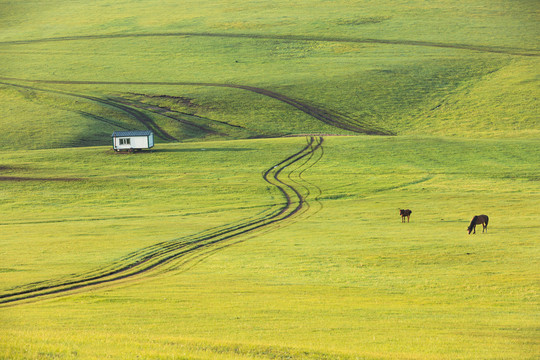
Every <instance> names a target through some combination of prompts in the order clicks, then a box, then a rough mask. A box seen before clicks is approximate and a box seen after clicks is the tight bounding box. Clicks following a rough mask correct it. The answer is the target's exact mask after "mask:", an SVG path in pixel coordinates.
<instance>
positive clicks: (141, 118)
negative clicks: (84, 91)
mask: <svg viewBox="0 0 540 360" xmlns="http://www.w3.org/2000/svg"><path fill="white" fill-rule="evenodd" d="M3 79H4V78H1V77H0V80H3ZM0 84H1V85H6V86H13V87H19V88H23V89H29V90H34V91H41V92H45V93H52V94H59V95H64V96H73V97H78V98H81V99H86V100H90V101H94V102H97V103H100V104H103V105H106V106H110V107H112V108H116V109H117V110H120V111H122V112H124V113H126V114H128V115H129V116H130V117H132V118H133V119H135V120H136V121H138V122H139V123H141V124H142V125H143V126H144V127H145V128H147V129H149V130H152V131H153V132H154V133H155V134H156V136H158V137H160V138H161V139H163V140H169V141H178V139H177V138H175V137H174V136H172V135H170V134H169V133H168V132H167V131H165V130H163V129H162V128H161V127H160V126H159V125H158V124H156V122H155V121H154V120H152V119H151V118H150V117H149V116H148V115H146V114H144V113H143V112H141V111H138V110H136V109H133V108H132V107H129V106H126V105H124V104H122V103H119V102H117V101H114V100H112V99H102V98H98V97H95V96H89V95H81V94H75V93H70V92H66V91H60V90H51V89H40V88H36V87H32V86H26V85H19V84H12V83H7V82H1V81H0ZM79 113H80V114H81V115H83V116H90V117H92V118H93V119H94V120H98V121H102V122H106V123H108V124H111V125H113V126H117V127H120V128H123V127H124V126H125V125H124V124H122V125H119V124H116V123H114V122H113V121H111V120H108V119H104V118H101V117H99V116H95V115H93V114H89V113H85V112H82V111H79Z"/></svg>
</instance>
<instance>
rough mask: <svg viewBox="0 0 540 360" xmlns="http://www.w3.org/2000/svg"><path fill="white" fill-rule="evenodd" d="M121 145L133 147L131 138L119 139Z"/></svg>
mask: <svg viewBox="0 0 540 360" xmlns="http://www.w3.org/2000/svg"><path fill="white" fill-rule="evenodd" d="M119 144H120V145H131V139H130V138H124V139H119Z"/></svg>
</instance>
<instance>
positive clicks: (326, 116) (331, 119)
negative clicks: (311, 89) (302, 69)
mask: <svg viewBox="0 0 540 360" xmlns="http://www.w3.org/2000/svg"><path fill="white" fill-rule="evenodd" d="M0 81H3V82H1V83H0V84H4V85H8V86H18V87H26V88H31V87H29V86H25V85H18V84H13V83H12V82H25V83H33V84H59V85H145V86H150V85H156V86H211V87H226V88H235V89H241V90H246V91H251V92H254V93H257V94H260V95H263V96H268V97H270V98H273V99H276V100H279V101H282V102H284V103H286V104H289V105H291V106H293V107H294V108H296V109H298V110H300V111H302V112H304V113H306V114H308V115H310V116H312V117H314V118H316V119H318V120H320V121H322V122H324V123H325V124H328V125H331V126H334V127H337V128H340V129H344V130H348V131H352V132H354V133H360V134H369V135H395V134H394V133H393V132H391V131H388V130H383V129H377V128H374V127H373V125H372V124H367V123H363V122H361V121H360V120H355V119H352V118H350V117H348V116H346V115H343V114H340V113H337V112H332V111H328V110H325V109H323V108H320V107H318V106H315V105H311V104H309V103H307V102H305V101H300V100H296V99H293V98H291V97H289V96H286V95H283V94H280V93H277V92H274V91H270V90H267V89H263V88H259V87H254V86H247V85H237V84H219V83H197V82H162V81H148V82H144V81H75V80H27V79H18V78H10V77H2V76H0ZM34 90H40V89H35V88H34ZM48 91H52V92H57V93H63V94H65V95H71V96H78V97H81V98H85V99H89V100H93V101H97V102H99V103H102V104H106V105H109V106H113V107H117V108H119V109H120V110H122V111H124V112H126V113H128V114H130V115H132V116H133V117H134V118H135V119H137V120H138V121H140V122H141V123H143V124H144V125H145V126H146V127H147V128H149V129H153V130H154V129H155V131H156V133H157V135H158V136H160V137H161V138H163V139H169V140H176V139H175V138H174V137H172V136H171V135H169V134H167V133H166V132H165V131H163V130H162V129H160V128H159V126H158V125H157V124H156V123H155V122H154V121H153V120H152V119H150V118H149V117H148V116H146V115H145V114H143V113H142V112H140V111H137V110H135V109H133V108H131V107H128V106H126V105H123V104H121V103H119V102H116V101H113V100H111V99H101V98H97V97H93V96H86V95H78V94H71V93H69V94H68V93H64V92H60V91H53V90H48Z"/></svg>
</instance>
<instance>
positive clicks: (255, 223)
mask: <svg viewBox="0 0 540 360" xmlns="http://www.w3.org/2000/svg"><path fill="white" fill-rule="evenodd" d="M323 141H324V139H323V138H322V137H308V138H307V144H306V145H305V146H304V147H303V148H302V149H300V150H299V151H297V152H295V153H294V154H292V155H290V156H288V157H286V158H285V159H283V160H282V161H280V162H278V163H276V164H274V165H273V166H271V167H269V168H268V169H267V170H266V171H264V172H263V173H262V179H263V180H264V181H265V182H266V183H268V184H269V185H271V186H272V187H273V188H275V189H276V190H277V191H278V192H279V193H280V195H281V197H282V199H283V200H282V202H281V203H279V204H276V205H275V206H270V207H269V208H268V209H266V210H265V211H262V212H261V213H259V214H258V215H257V216H254V217H251V218H247V219H245V220H243V221H240V222H237V223H232V224H227V225H224V226H221V227H217V228H211V229H208V230H206V231H203V232H201V233H199V234H195V235H193V236H189V237H183V238H179V239H174V240H169V241H164V242H160V243H156V244H154V245H151V246H148V247H146V248H143V249H140V250H137V251H135V252H133V253H131V254H128V255H126V256H125V257H124V258H121V259H119V260H118V261H116V262H114V263H111V264H109V265H108V266H104V267H102V268H99V269H96V270H94V271H90V272H86V273H81V274H74V275H71V276H70V277H67V278H63V279H52V280H48V281H41V282H37V283H30V284H25V285H21V286H18V287H16V288H12V289H10V290H7V291H5V292H3V293H1V294H0V305H4V306H9V305H16V304H19V303H23V302H28V301H35V300H39V299H41V298H51V297H57V296H64V295H68V294H70V293H73V292H74V291H76V290H81V289H82V290H86V289H92V288H95V287H97V286H103V285H113V284H116V283H120V282H122V281H124V280H128V279H133V278H136V277H139V276H142V275H144V274H149V273H152V272H154V271H156V270H158V269H162V270H163V269H165V270H164V271H166V267H167V266H172V265H174V264H173V263H176V264H177V265H178V264H180V266H185V265H186V264H188V263H189V262H194V261H195V260H198V261H200V260H201V259H203V258H204V257H206V256H210V255H211V254H212V253H214V252H216V251H219V250H221V249H224V248H226V247H228V246H231V245H233V244H234V243H237V242H239V241H242V238H244V237H246V235H247V236H256V235H257V234H259V233H261V232H265V231H272V230H275V229H277V228H278V227H281V226H283V225H287V224H290V223H292V222H293V221H294V219H296V218H298V217H299V216H301V215H302V214H304V213H305V212H306V211H308V210H309V203H308V197H309V196H310V192H311V190H309V188H310V187H313V185H311V184H310V183H308V182H305V181H304V183H305V184H302V185H301V186H300V185H299V181H301V180H302V174H303V173H304V172H305V171H306V170H308V169H309V168H311V167H312V166H314V165H315V164H316V163H317V162H318V161H319V160H320V159H321V158H322V156H323ZM293 173H296V174H297V175H296V176H297V178H298V179H299V180H297V181H293V180H292V174H293ZM315 188H316V189H317V191H319V192H320V189H319V188H318V187H315ZM306 189H308V190H307V191H306ZM315 200H317V199H315Z"/></svg>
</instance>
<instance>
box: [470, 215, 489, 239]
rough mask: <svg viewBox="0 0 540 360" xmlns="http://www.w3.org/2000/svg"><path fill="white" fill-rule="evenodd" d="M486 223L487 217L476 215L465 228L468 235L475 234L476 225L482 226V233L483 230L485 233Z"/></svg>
mask: <svg viewBox="0 0 540 360" xmlns="http://www.w3.org/2000/svg"><path fill="white" fill-rule="evenodd" d="M488 222H489V217H488V216H487V215H476V216H475V217H473V218H472V220H471V224H470V225H469V227H468V228H467V231H468V232H469V235H470V234H471V231H472V232H473V234H476V225H477V224H482V232H484V230H485V231H486V232H487V226H488Z"/></svg>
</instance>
